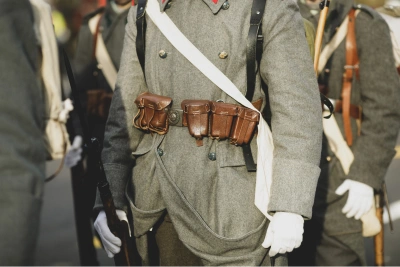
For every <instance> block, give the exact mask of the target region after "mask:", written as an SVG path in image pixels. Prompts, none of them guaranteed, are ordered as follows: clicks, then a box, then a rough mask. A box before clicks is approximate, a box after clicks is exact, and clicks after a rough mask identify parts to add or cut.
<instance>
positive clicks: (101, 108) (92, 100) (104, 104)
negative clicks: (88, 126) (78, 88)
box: [86, 89, 113, 120]
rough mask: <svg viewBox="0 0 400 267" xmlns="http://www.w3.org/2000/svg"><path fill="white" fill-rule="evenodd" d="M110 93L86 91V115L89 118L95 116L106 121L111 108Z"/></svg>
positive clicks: (100, 90) (98, 90)
mask: <svg viewBox="0 0 400 267" xmlns="http://www.w3.org/2000/svg"><path fill="white" fill-rule="evenodd" d="M112 95H113V94H112V93H107V92H106V91H105V90H102V89H96V90H88V91H87V105H86V106H87V113H88V115H89V116H96V117H99V118H101V119H104V120H105V119H107V117H108V112H109V110H110V106H111V99H112Z"/></svg>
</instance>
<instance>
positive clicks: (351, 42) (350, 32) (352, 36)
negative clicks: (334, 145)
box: [341, 9, 359, 146]
mask: <svg viewBox="0 0 400 267" xmlns="http://www.w3.org/2000/svg"><path fill="white" fill-rule="evenodd" d="M355 13H356V10H355V9H351V10H350V12H349V24H348V29H347V37H346V65H345V66H344V73H343V86H342V94H341V97H342V115H343V125H344V133H345V137H346V142H347V145H348V146H351V145H352V144H353V134H352V130H351V121H350V101H351V87H352V82H353V77H354V74H356V76H358V64H359V59H358V53H357V44H356V33H355V17H356V16H355Z"/></svg>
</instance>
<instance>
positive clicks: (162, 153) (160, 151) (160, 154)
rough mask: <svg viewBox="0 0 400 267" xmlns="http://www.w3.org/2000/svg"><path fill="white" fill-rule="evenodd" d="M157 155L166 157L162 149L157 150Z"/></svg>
mask: <svg viewBox="0 0 400 267" xmlns="http://www.w3.org/2000/svg"><path fill="white" fill-rule="evenodd" d="M157 153H158V155H159V156H160V157H162V156H164V151H163V150H162V149H161V148H157Z"/></svg>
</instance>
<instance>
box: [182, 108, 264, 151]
mask: <svg viewBox="0 0 400 267" xmlns="http://www.w3.org/2000/svg"><path fill="white" fill-rule="evenodd" d="M181 106H182V109H183V119H182V124H183V126H187V127H188V129H189V133H190V134H191V135H192V136H193V137H195V138H196V143H197V145H198V146H201V145H202V144H203V143H202V138H203V137H205V136H209V137H210V138H215V139H219V140H223V139H227V138H229V139H230V140H231V141H230V142H231V144H234V145H243V144H248V143H249V142H250V140H251V138H252V136H253V133H254V130H255V128H256V126H257V124H258V121H259V118H260V117H259V113H258V112H256V111H254V110H251V109H249V108H246V107H242V106H239V105H235V104H228V103H222V102H211V101H208V100H184V101H183V102H182V104H181Z"/></svg>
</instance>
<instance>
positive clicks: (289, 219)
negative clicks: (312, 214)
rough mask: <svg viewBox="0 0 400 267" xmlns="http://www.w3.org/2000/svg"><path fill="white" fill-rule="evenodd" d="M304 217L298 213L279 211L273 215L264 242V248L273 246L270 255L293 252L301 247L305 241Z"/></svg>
mask: <svg viewBox="0 0 400 267" xmlns="http://www.w3.org/2000/svg"><path fill="white" fill-rule="evenodd" d="M303 233H304V219H303V217H301V216H300V215H298V214H294V213H290V212H277V213H275V214H274V216H273V217H272V221H271V222H270V224H269V226H268V230H267V235H266V237H265V240H264V242H263V244H262V246H263V247H264V248H268V247H271V249H270V250H269V256H270V257H273V256H275V255H276V254H278V253H280V254H284V253H286V252H292V250H293V249H295V248H298V247H300V245H301V242H302V241H303Z"/></svg>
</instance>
